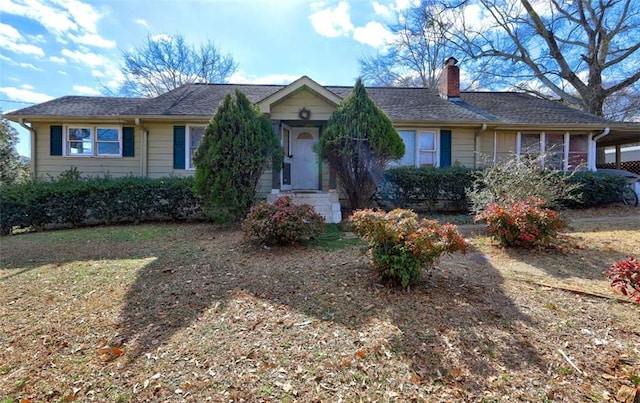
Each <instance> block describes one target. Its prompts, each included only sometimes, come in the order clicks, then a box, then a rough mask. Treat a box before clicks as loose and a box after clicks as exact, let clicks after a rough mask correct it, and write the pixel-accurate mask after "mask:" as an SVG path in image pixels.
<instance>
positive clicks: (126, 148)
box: [122, 127, 135, 157]
mask: <svg viewBox="0 0 640 403" xmlns="http://www.w3.org/2000/svg"><path fill="white" fill-rule="evenodd" d="M122 156H123V157H134V156H135V127H123V128H122Z"/></svg>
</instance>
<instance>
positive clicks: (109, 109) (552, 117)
mask: <svg viewBox="0 0 640 403" xmlns="http://www.w3.org/2000/svg"><path fill="white" fill-rule="evenodd" d="M282 88H284V85H254V84H186V85H183V86H181V87H179V88H176V89H174V90H172V91H169V92H167V93H165V94H162V95H160V96H158V97H156V98H150V99H143V98H116V97H81V96H66V97H62V98H57V99H54V100H51V101H49V102H45V103H42V104H38V105H34V106H30V107H28V108H24V109H20V110H17V111H14V112H11V113H7V114H6V116H7V117H19V116H43V117H45V116H77V117H93V116H104V117H108V116H212V115H213V114H214V113H215V111H216V110H217V108H218V106H219V105H220V103H221V102H222V101H223V99H224V96H225V95H226V94H227V93H229V92H233V91H235V90H236V89H237V90H240V91H242V92H243V93H245V94H246V95H247V97H248V98H249V99H250V100H251V101H252V102H254V103H256V102H259V101H260V100H262V99H264V98H266V97H268V96H269V95H271V94H273V93H275V92H276V91H278V90H280V89H282ZM325 88H326V89H327V90H329V91H331V92H333V93H335V94H336V95H338V96H339V97H341V98H344V97H346V96H347V95H348V94H349V93H350V92H351V90H352V87H346V86H327V87H325ZM367 91H368V92H369V95H370V96H371V98H372V99H373V100H374V101H375V102H376V103H377V104H378V106H379V107H380V108H382V109H383V110H384V111H385V112H386V113H387V115H388V116H389V118H390V119H391V120H392V121H394V122H410V121H424V122H433V123H440V122H449V123H452V122H458V123H461V124H465V123H466V124H476V123H477V124H481V123H492V122H493V123H499V124H512V125H545V124H547V125H572V124H574V125H599V124H601V125H606V124H607V123H611V122H610V121H607V120H606V119H603V118H600V117H597V116H594V115H591V114H588V113H584V112H581V111H578V110H575V109H572V108H569V107H566V106H564V105H561V104H560V103H558V102H554V101H547V100H543V99H539V98H535V97H533V96H531V95H527V94H522V93H509V92H463V93H462V94H461V98H460V100H458V101H449V100H445V99H443V98H441V97H440V96H439V95H438V93H437V92H436V91H434V90H431V89H427V88H395V87H394V88H392V87H369V88H367Z"/></svg>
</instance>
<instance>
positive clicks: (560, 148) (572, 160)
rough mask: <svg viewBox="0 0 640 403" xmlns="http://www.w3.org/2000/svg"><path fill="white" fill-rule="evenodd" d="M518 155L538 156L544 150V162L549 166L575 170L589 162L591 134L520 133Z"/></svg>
mask: <svg viewBox="0 0 640 403" xmlns="http://www.w3.org/2000/svg"><path fill="white" fill-rule="evenodd" d="M518 144H519V148H518V150H517V151H518V157H519V158H527V157H531V158H537V157H538V156H539V155H540V150H544V157H543V161H542V163H543V164H544V166H546V167H547V168H551V169H557V170H565V171H567V170H574V169H576V168H578V167H579V166H583V165H585V164H586V163H587V159H588V149H589V136H588V135H586V134H569V133H564V134H560V133H535V134H534V133H518Z"/></svg>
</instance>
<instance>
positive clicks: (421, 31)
mask: <svg viewBox="0 0 640 403" xmlns="http://www.w3.org/2000/svg"><path fill="white" fill-rule="evenodd" d="M443 10H444V9H443V7H442V4H441V1H435V0H421V1H420V5H418V6H415V7H410V8H407V9H404V10H402V11H400V12H399V13H398V15H397V18H398V22H397V23H394V24H390V25H388V27H387V28H388V29H389V31H390V32H391V33H392V34H393V36H392V37H393V39H392V40H391V42H390V43H387V44H386V46H385V49H384V50H383V51H381V52H378V53H377V54H375V55H369V56H363V57H361V58H360V59H359V61H358V62H359V64H360V74H361V76H362V80H363V81H364V82H365V83H367V84H369V85H376V86H397V87H430V88H437V85H438V75H439V72H440V69H441V68H442V63H443V61H444V60H445V59H446V58H447V57H448V56H451V54H450V52H451V50H450V49H451V47H450V44H449V43H448V39H447V32H448V27H449V23H448V22H447V21H445V19H444V18H443V16H444V14H443Z"/></svg>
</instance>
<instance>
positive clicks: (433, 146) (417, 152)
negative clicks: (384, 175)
mask: <svg viewBox="0 0 640 403" xmlns="http://www.w3.org/2000/svg"><path fill="white" fill-rule="evenodd" d="M398 134H399V135H400V137H401V138H402V142H403V143H404V147H405V152H404V156H403V157H402V158H401V159H400V160H399V161H398V162H394V163H392V164H391V165H392V166H415V167H426V166H431V167H433V166H438V162H439V161H438V133H437V131H436V130H398Z"/></svg>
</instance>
